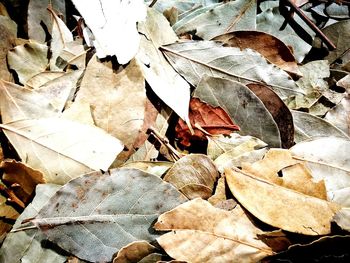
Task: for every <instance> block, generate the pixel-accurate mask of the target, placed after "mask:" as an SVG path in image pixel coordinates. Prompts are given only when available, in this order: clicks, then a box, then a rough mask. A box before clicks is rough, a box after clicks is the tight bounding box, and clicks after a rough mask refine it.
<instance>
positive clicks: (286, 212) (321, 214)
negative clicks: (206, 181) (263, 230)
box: [225, 168, 340, 236]
mask: <svg viewBox="0 0 350 263" xmlns="http://www.w3.org/2000/svg"><path fill="white" fill-rule="evenodd" d="M225 177H226V180H227V183H228V186H229V188H230V190H231V192H232V194H233V195H234V197H235V198H237V200H238V201H239V203H240V204H241V205H242V206H243V207H244V208H246V209H247V210H248V211H249V212H250V213H252V214H253V215H254V216H255V217H257V218H258V219H260V220H261V221H263V222H265V223H267V224H269V225H272V226H274V227H278V228H281V229H283V230H287V231H290V232H295V233H299V234H304V235H313V236H314V235H325V234H329V233H330V232H331V221H332V218H333V216H334V214H335V213H336V212H337V211H338V210H339V209H340V207H339V206H338V205H336V204H334V203H330V202H327V201H325V200H321V199H318V198H315V197H312V196H307V195H304V194H301V193H298V192H296V191H293V190H290V189H288V188H284V187H281V186H279V185H276V184H273V183H270V182H268V181H265V180H263V179H260V178H258V177H255V176H253V175H251V174H248V173H245V172H242V171H241V170H239V169H237V168H234V169H227V170H225ZM291 218H293V220H291Z"/></svg>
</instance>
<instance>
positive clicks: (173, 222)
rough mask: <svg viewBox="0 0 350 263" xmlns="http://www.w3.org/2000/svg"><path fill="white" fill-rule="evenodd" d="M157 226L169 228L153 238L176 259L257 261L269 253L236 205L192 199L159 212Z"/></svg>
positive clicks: (253, 227) (188, 260)
mask: <svg viewBox="0 0 350 263" xmlns="http://www.w3.org/2000/svg"><path fill="white" fill-rule="evenodd" d="M155 228H156V229H157V230H172V232H169V233H167V234H164V235H162V236H161V237H159V238H158V239H157V241H158V243H159V244H160V245H161V246H162V247H163V248H164V250H165V251H166V252H167V253H168V254H169V255H170V256H171V257H173V258H175V259H176V260H183V261H187V262H194V263H195V262H258V261H259V260H260V259H262V258H264V257H266V256H268V255H271V254H273V253H272V251H271V249H270V248H269V247H268V246H266V245H265V244H264V243H263V242H262V241H260V240H258V239H257V238H256V235H257V234H261V233H262V231H261V230H259V229H258V228H256V227H255V226H254V225H253V224H252V223H251V222H250V221H249V219H248V217H247V216H246V215H245V213H244V211H243V210H242V208H240V206H236V208H235V209H234V210H233V211H225V210H222V209H219V208H215V207H213V206H212V205H210V203H209V202H207V201H204V200H201V199H199V198H198V199H194V200H192V201H190V202H187V203H185V204H182V205H180V206H178V207H176V208H175V209H173V210H171V211H169V212H166V213H164V214H162V215H161V216H160V217H159V218H158V221H157V223H156V224H155Z"/></svg>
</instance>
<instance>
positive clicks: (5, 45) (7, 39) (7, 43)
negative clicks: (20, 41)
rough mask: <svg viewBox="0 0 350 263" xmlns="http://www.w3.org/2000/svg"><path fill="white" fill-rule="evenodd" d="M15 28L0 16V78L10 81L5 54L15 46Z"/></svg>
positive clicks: (6, 18)
mask: <svg viewBox="0 0 350 263" xmlns="http://www.w3.org/2000/svg"><path fill="white" fill-rule="evenodd" d="M16 35H17V26H16V23H15V22H13V21H12V20H11V19H10V18H9V17H5V16H0V78H1V79H3V80H6V81H11V80H12V76H11V74H10V72H9V70H8V68H7V62H6V55H7V52H8V51H9V50H10V49H11V48H12V47H13V46H14V45H15V38H16Z"/></svg>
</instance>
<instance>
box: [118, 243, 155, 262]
mask: <svg viewBox="0 0 350 263" xmlns="http://www.w3.org/2000/svg"><path fill="white" fill-rule="evenodd" d="M155 251H157V248H156V247H154V246H152V245H151V244H150V243H148V242H147V241H134V242H131V243H130V244H128V245H126V246H125V247H123V248H122V249H120V250H119V252H118V254H117V256H116V257H115V258H114V259H113V263H133V262H140V261H141V260H142V259H144V258H145V257H146V256H148V255H149V254H152V253H154V252H155Z"/></svg>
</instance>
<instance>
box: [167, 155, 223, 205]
mask: <svg viewBox="0 0 350 263" xmlns="http://www.w3.org/2000/svg"><path fill="white" fill-rule="evenodd" d="M218 177H219V173H218V171H217V169H216V167H215V165H214V163H213V161H212V160H211V159H210V158H209V157H208V156H206V155H204V154H190V155H187V156H185V157H182V158H181V159H179V160H178V161H177V162H176V163H174V165H173V166H172V167H171V168H170V170H169V171H168V172H167V173H166V174H165V176H164V181H166V182H169V183H171V184H173V185H175V186H176V188H177V189H179V191H181V192H182V193H183V194H184V195H186V196H187V198H188V199H194V198H197V197H201V198H203V199H208V198H209V197H210V196H211V195H212V192H213V189H214V184H215V182H216V180H217V178H218Z"/></svg>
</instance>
